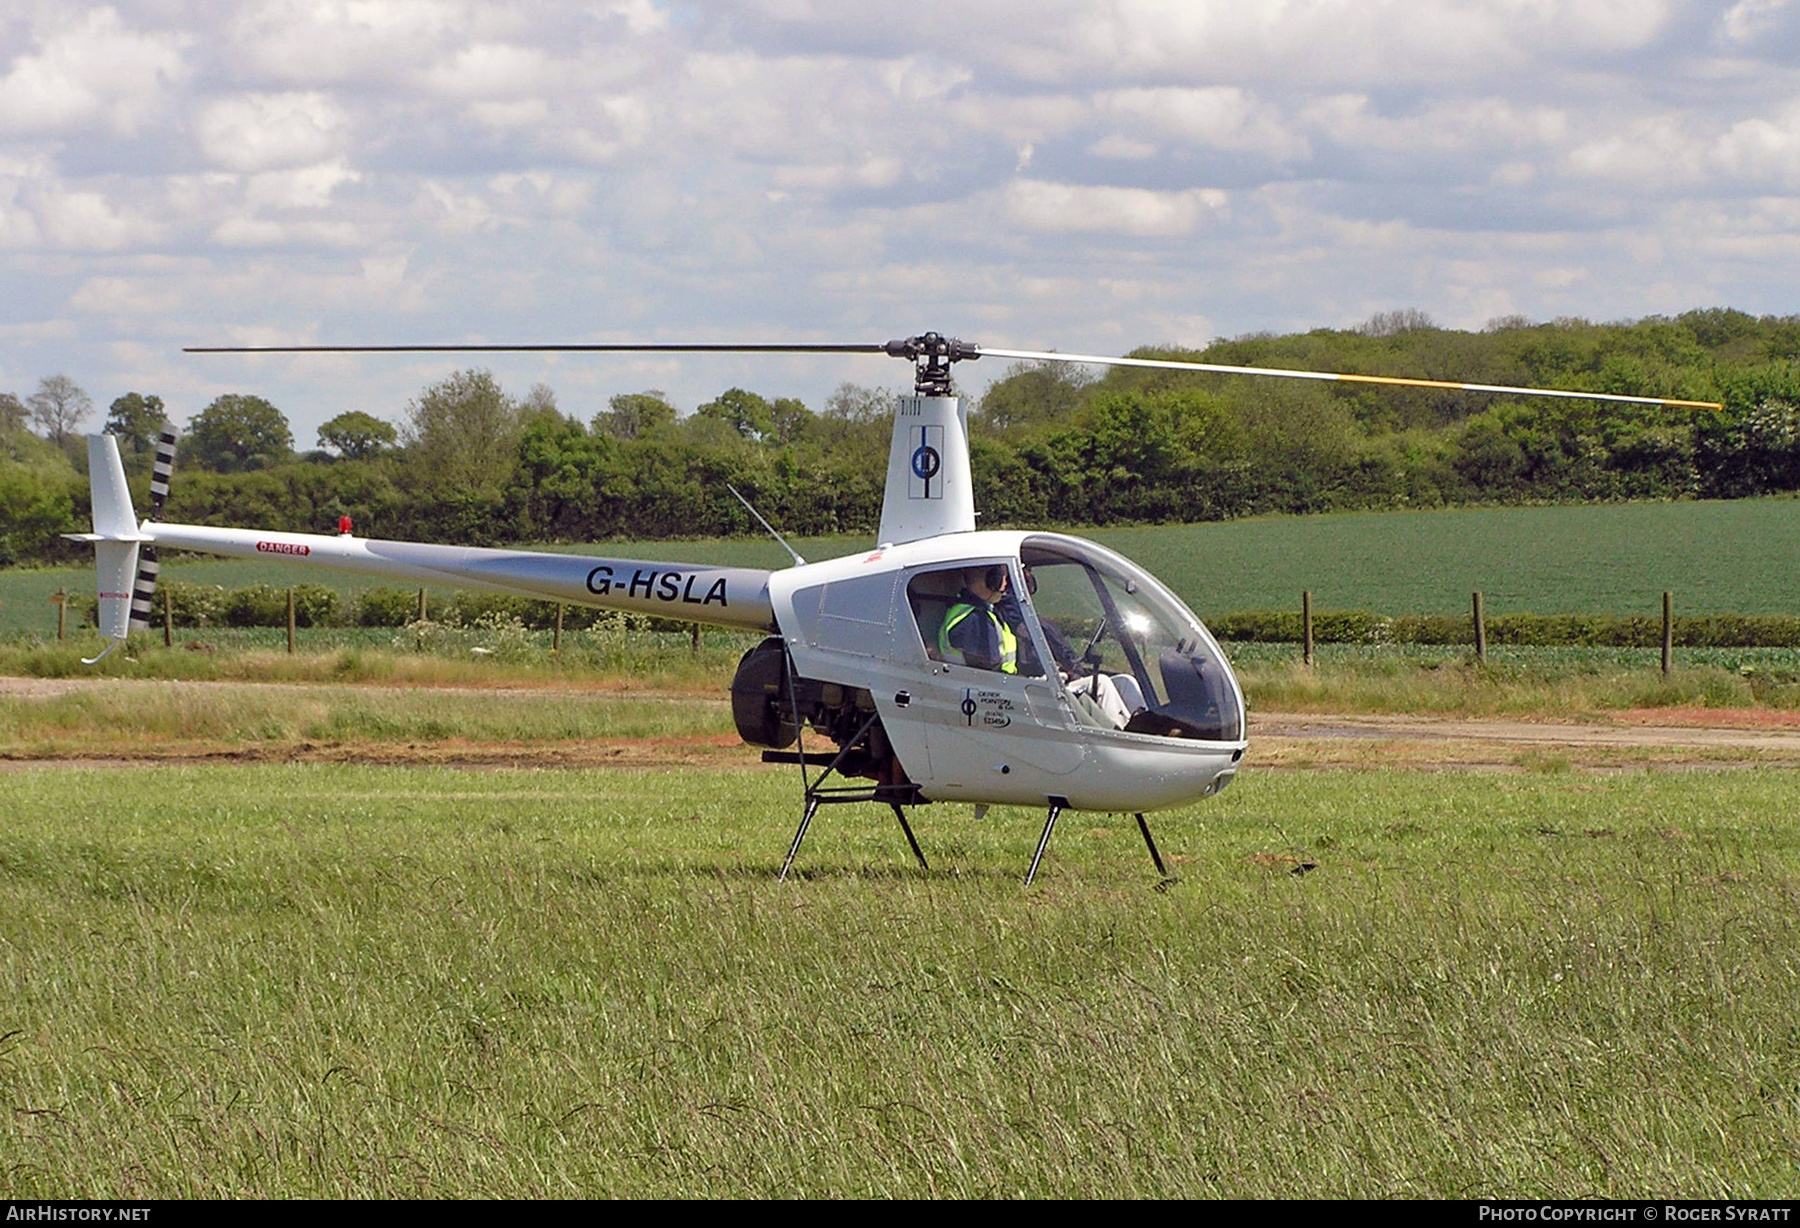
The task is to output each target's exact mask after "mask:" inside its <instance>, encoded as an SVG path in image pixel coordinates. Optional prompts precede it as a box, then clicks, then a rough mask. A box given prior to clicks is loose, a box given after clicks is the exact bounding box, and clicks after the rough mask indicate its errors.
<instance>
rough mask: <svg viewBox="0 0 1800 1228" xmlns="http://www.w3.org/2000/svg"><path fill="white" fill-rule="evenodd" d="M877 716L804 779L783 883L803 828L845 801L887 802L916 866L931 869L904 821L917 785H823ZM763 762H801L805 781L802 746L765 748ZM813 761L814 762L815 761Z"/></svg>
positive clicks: (803, 836) (783, 867)
mask: <svg viewBox="0 0 1800 1228" xmlns="http://www.w3.org/2000/svg"><path fill="white" fill-rule="evenodd" d="M879 719H880V718H879V717H878V716H876V715H873V714H872V715H870V717H869V719H868V720H867V721H865V722H863V726H862V728H861V729H859V730H857V731H856V735H855V736H854V737H852V738H850V739H849V740H847V741H846V742H845V743H844V744H843V747H842V749H840V750H839V751H838V753H837V755H836V757H834V758H833V759H832V760H831V762H830V763H829V764H827V765H826V767H825V770H824V771H822V772H820V773H819V775H818V777H817V778H816V779H814V780H810V781H807V782H806V809H805V810H804V811H802V812H801V815H800V826H799V828H798V829H796V830H795V832H794V842H793V843H792V844H791V845H789V846H788V853H787V860H785V861H783V862H782V863H781V873H780V875H778V876H777V881H780V882H785V881H786V879H787V876H788V871H789V870H791V869H793V867H794V858H795V857H798V856H799V855H800V844H801V842H802V841H803V840H805V839H806V829H807V828H808V827H811V826H812V821H813V815H815V814H817V813H818V812H819V807H820V806H830V805H838V804H842V803H845V802H886V803H887V804H888V805H889V806H890V807H892V809H893V811H894V817H895V818H896V819H899V820H900V830H901V831H903V832H905V833H906V843H907V845H908V846H909V847H911V849H912V854H913V856H914V857H915V858H917V859H918V862H919V868H920V869H921V870H929V869H931V866H930V865H929V864H927V862H926V861H925V854H924V852H923V851H922V850H921V849H920V848H919V841H918V838H917V837H915V836H914V835H913V829H912V824H911V823H908V822H907V821H906V811H905V809H904V807H906V806H916V805H918V804H919V802H921V801H922V800H923V799H922V798H921V797H920V796H919V789H918V786H917V785H914V784H910V783H908V784H899V785H884V784H877V785H873V786H864V785H833V786H831V787H829V788H828V787H827V786H826V784H825V781H826V780H827V779H828V778H829V777H830V776H831V774H832V773H833V772H835V771H837V769H838V767H839V765H841V764H842V763H843V762H844V760H845V758H846V757H847V756H849V754H850V752H851V750H852V749H854V748H855V747H856V745H857V744H858V743H859V742H861V741H862V740H863V738H864V737H865V736H867V734H868V732H869V730H871V729H873V728H874V727H875V723H876V721H878V720H879ZM763 761H764V762H765V763H790V762H791V763H798V764H799V765H800V773H801V777H800V778H801V779H802V780H806V766H807V762H808V761H807V757H806V751H805V747H804V745H802V746H801V749H800V750H799V751H798V752H797V753H795V754H792V755H789V754H787V753H784V752H781V751H764V752H763ZM814 762H817V761H816V760H814Z"/></svg>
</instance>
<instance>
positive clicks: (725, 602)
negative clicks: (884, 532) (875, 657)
mask: <svg viewBox="0 0 1800 1228" xmlns="http://www.w3.org/2000/svg"><path fill="white" fill-rule="evenodd" d="M142 540H145V541H149V542H154V543H155V544H156V545H157V546H159V547H164V548H168V549H177V550H197V551H202V552H205V553H207V554H221V555H225V556H227V557H231V558H253V559H270V560H276V561H280V562H283V563H288V564H292V566H293V569H294V574H295V579H296V581H298V580H300V579H301V578H302V577H303V576H305V575H306V573H307V572H309V571H310V570H312V569H314V568H320V567H324V568H330V569H333V570H337V571H352V572H360V573H362V574H364V575H375V576H384V577H388V578H391V579H398V580H411V581H416V582H418V583H422V584H444V585H455V586H457V587H461V588H475V589H481V590H485V591H487V592H496V593H507V594H510V595H512V596H516V597H531V598H535V599H537V600H540V601H560V602H567V603H568V604H570V605H585V606H594V607H596V608H599V609H606V610H624V611H628V612H630V613H634V614H650V615H655V616H657V617H659V618H674V619H681V620H683V621H687V622H697V623H706V624H708V625H711V626H717V627H735V628H741V629H744V630H749V631H772V630H774V629H775V612H774V607H773V606H772V605H771V604H770V601H769V574H770V573H769V572H767V571H763V570H759V569H756V568H749V567H706V566H697V565H693V564H688V563H654V562H645V561H642V560H637V559H612V558H594V557H589V556H585V555H576V554H548V553H544V552H540V551H531V550H488V549H480V548H477V547H473V546H438V545H427V544H424V543H419V542H396V541H380V540H376V539H373V538H361V537H350V536H348V535H339V536H334V537H328V536H325V535H323V534H313V533H269V532H262V531H260V530H255V529H215V528H208V527H206V526H203V525H183V524H149V523H147V524H145V525H144V526H143V538H142Z"/></svg>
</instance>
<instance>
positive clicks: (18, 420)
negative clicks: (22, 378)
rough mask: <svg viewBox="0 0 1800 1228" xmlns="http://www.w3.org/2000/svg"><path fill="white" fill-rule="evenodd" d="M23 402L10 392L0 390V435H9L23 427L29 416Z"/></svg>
mask: <svg viewBox="0 0 1800 1228" xmlns="http://www.w3.org/2000/svg"><path fill="white" fill-rule="evenodd" d="M29 416H30V415H29V413H28V412H27V411H26V409H25V402H23V401H21V400H19V398H18V397H16V396H14V395H13V394H12V393H10V392H0V435H11V434H14V433H16V432H18V431H22V430H24V429H25V419H26V418H27V417H29Z"/></svg>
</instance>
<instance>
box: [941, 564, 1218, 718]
mask: <svg viewBox="0 0 1800 1228" xmlns="http://www.w3.org/2000/svg"><path fill="white" fill-rule="evenodd" d="M906 592H907V599H908V604H909V605H910V607H911V609H912V613H913V617H914V621H915V622H916V624H917V626H918V631H919V637H920V642H921V646H922V647H923V648H924V650H925V652H926V655H927V656H929V657H931V658H932V659H933V660H937V661H947V662H950V663H954V664H959V665H975V666H979V667H981V668H987V669H992V670H996V671H1000V672H1005V673H1011V674H1017V675H1019V676H1022V677H1028V678H1033V677H1037V678H1041V677H1045V676H1047V675H1052V674H1053V675H1054V676H1055V677H1057V678H1059V679H1060V680H1061V681H1062V683H1063V684H1064V686H1065V687H1066V688H1067V690H1068V692H1069V694H1070V696H1071V698H1072V699H1073V700H1074V701H1075V703H1074V706H1075V709H1076V711H1077V713H1078V714H1080V715H1081V716H1082V719H1083V720H1085V721H1087V722H1088V723H1091V724H1093V725H1095V726H1098V727H1101V728H1113V729H1120V730H1123V731H1124V732H1126V733H1137V734H1148V735H1161V736H1173V737H1184V738H1196V739H1202V740H1206V741H1224V742H1235V741H1238V740H1240V739H1241V738H1242V737H1243V730H1244V709H1243V699H1242V697H1241V696H1240V695H1239V693H1238V689H1237V684H1236V682H1235V681H1234V680H1233V678H1232V676H1231V672H1230V670H1229V669H1228V668H1227V667H1226V664H1225V658H1224V654H1223V653H1222V652H1221V651H1220V650H1219V646H1218V644H1217V643H1216V642H1215V641H1214V640H1213V638H1212V636H1210V635H1209V634H1207V631H1206V629H1205V628H1204V627H1203V626H1201V624H1200V620H1199V619H1198V618H1196V617H1195V616H1194V615H1193V613H1192V612H1191V611H1189V610H1188V608H1187V607H1186V606H1185V605H1183V604H1182V602H1181V600H1180V599H1179V598H1177V597H1176V596H1175V595H1174V594H1173V593H1171V592H1170V591H1169V590H1168V589H1166V588H1164V587H1163V586H1162V585H1161V584H1160V583H1158V582H1157V581H1156V579H1155V578H1154V577H1152V576H1151V575H1150V574H1149V573H1148V572H1146V571H1144V570H1143V569H1142V568H1139V567H1137V566H1136V565H1135V564H1133V563H1131V562H1130V561H1128V560H1126V559H1124V558H1122V557H1121V556H1119V555H1117V554H1114V553H1113V552H1112V551H1110V550H1105V549H1103V548H1101V547H1099V546H1095V545H1092V544H1091V543H1087V542H1081V541H1078V540H1075V539H1072V538H1063V537H1049V536H1041V537H1038V536H1034V537H1028V538H1026V539H1024V541H1023V542H1022V543H1021V547H1020V551H1019V556H1018V558H1017V559H1008V560H1005V561H1003V562H1001V561H990V562H982V561H971V562H969V563H967V564H963V565H959V566H948V567H941V568H931V569H925V570H921V571H918V572H916V573H914V574H913V575H912V577H911V579H910V580H909V582H908V584H907V589H906ZM971 606H975V607H976V608H977V609H980V610H981V611H982V614H981V616H980V617H978V618H976V619H974V620H972V621H971V620H970V619H969V617H968V611H969V610H970V608H971ZM987 608H991V609H992V610H993V614H992V615H987V614H986V613H985V610H986V609H987ZM984 619H985V624H984V625H978V626H974V625H975V624H983V620H984ZM970 626H974V630H975V631H984V632H985V633H986V635H985V640H982V637H981V636H979V635H976V634H974V632H973V631H965V630H960V629H961V628H966V627H970ZM990 626H991V630H990V629H989V627H990ZM978 640H981V641H982V642H981V647H980V648H979V650H978V649H977V648H976V647H975V644H976V643H977V641H978Z"/></svg>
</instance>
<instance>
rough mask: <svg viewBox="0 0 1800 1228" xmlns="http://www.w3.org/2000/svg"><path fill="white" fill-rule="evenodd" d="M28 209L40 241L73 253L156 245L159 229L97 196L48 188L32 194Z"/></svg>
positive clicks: (140, 215) (97, 193) (140, 217)
mask: <svg viewBox="0 0 1800 1228" xmlns="http://www.w3.org/2000/svg"><path fill="white" fill-rule="evenodd" d="M33 195H34V199H33V200H32V201H31V209H32V212H33V214H34V215H35V216H36V218H37V225H38V229H39V231H40V233H41V234H42V235H43V237H44V238H45V239H46V240H47V241H48V242H50V243H51V244H53V245H54V246H56V247H61V248H68V249H72V250H76V251H120V250H123V249H125V248H129V247H131V246H133V245H143V244H152V243H155V242H157V240H158V239H159V237H160V235H161V230H162V228H161V227H160V226H158V225H157V224H156V223H155V222H153V221H152V220H151V219H149V218H148V217H146V216H144V215H143V214H140V213H138V212H136V211H135V210H133V209H131V208H129V207H126V206H123V205H119V204H116V203H115V202H113V201H110V200H108V199H107V198H106V196H104V195H103V194H102V193H100V192H92V191H71V190H68V189H59V188H51V189H48V190H45V191H42V192H38V193H34V194H33Z"/></svg>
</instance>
